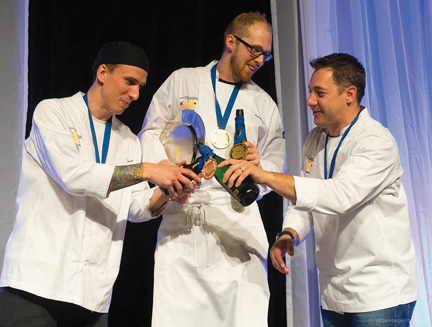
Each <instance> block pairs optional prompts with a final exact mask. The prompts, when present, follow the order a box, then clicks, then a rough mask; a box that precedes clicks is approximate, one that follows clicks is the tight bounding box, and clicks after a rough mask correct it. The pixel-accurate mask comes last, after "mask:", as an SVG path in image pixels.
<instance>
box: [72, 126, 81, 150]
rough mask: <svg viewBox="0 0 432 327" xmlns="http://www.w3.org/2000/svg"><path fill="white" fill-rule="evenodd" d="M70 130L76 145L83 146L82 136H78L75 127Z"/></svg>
mask: <svg viewBox="0 0 432 327" xmlns="http://www.w3.org/2000/svg"><path fill="white" fill-rule="evenodd" d="M69 129H70V131H71V133H72V138H73V140H74V141H75V143H76V145H78V146H81V141H80V136H79V135H78V133H77V131H76V129H75V128H74V127H69Z"/></svg>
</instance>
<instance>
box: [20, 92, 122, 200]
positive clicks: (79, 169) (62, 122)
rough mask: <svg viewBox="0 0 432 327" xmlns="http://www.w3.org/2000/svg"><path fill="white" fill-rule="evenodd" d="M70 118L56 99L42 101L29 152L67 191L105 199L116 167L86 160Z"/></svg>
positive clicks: (27, 149)
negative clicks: (71, 129)
mask: <svg viewBox="0 0 432 327" xmlns="http://www.w3.org/2000/svg"><path fill="white" fill-rule="evenodd" d="M67 117H68V115H67V114H66V113H65V112H64V111H62V109H61V108H60V106H59V105H58V104H57V103H56V102H55V101H53V100H44V101H42V102H41V103H40V104H38V106H37V107H36V109H35V111H34V114H33V127H32V131H31V133H30V136H29V138H28V140H27V141H26V143H25V151H27V152H28V154H29V155H30V156H32V157H33V158H34V160H36V162H38V164H39V165H40V166H41V167H42V169H43V170H44V171H45V172H46V173H47V174H48V175H49V176H50V177H51V178H52V179H54V180H55V182H56V183H57V184H59V185H60V186H61V187H62V188H63V189H64V190H65V191H66V192H68V193H70V194H72V195H77V196H80V195H82V196H93V197H97V198H100V199H104V198H106V196H107V191H108V187H109V184H110V182H111V178H112V174H113V171H114V166H111V165H107V164H97V163H95V162H91V161H87V160H85V159H84V157H83V156H82V155H81V153H80V149H79V147H78V146H77V144H76V143H75V141H74V139H73V137H71V131H70V126H69V124H68V121H67V119H68V118H67Z"/></svg>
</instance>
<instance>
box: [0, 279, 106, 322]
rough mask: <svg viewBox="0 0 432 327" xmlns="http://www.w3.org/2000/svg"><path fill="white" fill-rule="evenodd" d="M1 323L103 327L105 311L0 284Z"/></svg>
mask: <svg viewBox="0 0 432 327" xmlns="http://www.w3.org/2000/svg"><path fill="white" fill-rule="evenodd" d="M0 326H1V327H32V326H38V327H107V326H108V314H107V313H98V312H92V311H90V310H87V309H85V308H83V307H80V306H78V305H75V304H72V303H67V302H61V301H54V300H49V299H45V298H42V297H39V296H36V295H34V294H31V293H27V292H24V291H21V290H17V289H14V288H10V287H3V288H0Z"/></svg>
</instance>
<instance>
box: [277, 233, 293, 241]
mask: <svg viewBox="0 0 432 327" xmlns="http://www.w3.org/2000/svg"><path fill="white" fill-rule="evenodd" d="M283 235H289V236H290V237H291V239H292V240H293V242H295V237H294V235H293V233H291V232H290V231H287V230H285V231H283V232H280V233H277V235H276V242H277V241H278V240H279V238H280V237H281V236H283Z"/></svg>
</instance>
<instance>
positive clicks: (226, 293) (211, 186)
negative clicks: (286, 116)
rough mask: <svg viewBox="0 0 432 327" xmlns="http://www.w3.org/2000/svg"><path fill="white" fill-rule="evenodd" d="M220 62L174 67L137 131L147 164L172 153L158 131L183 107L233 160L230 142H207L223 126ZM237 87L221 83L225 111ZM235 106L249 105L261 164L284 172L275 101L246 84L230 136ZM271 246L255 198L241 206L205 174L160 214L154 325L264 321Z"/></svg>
mask: <svg viewBox="0 0 432 327" xmlns="http://www.w3.org/2000/svg"><path fill="white" fill-rule="evenodd" d="M215 64H216V61H214V62H212V63H210V64H209V65H208V66H206V67H198V68H183V69H180V70H177V71H175V72H174V73H173V74H172V75H171V76H170V77H169V78H168V79H167V80H166V81H165V83H164V84H163V85H162V86H161V87H160V89H159V90H158V91H157V92H156V94H155V96H154V98H153V100H152V102H151V104H150V107H149V109H148V111H147V115H146V119H145V122H144V125H143V130H142V131H141V133H140V134H139V137H140V138H141V143H142V146H143V148H144V149H145V150H144V153H143V156H144V158H145V160H146V161H153V162H159V161H160V160H163V159H166V158H167V156H166V154H165V151H164V149H163V147H162V145H161V142H160V141H159V135H160V134H161V131H162V129H163V128H164V127H165V125H166V123H167V122H168V120H170V119H172V118H173V117H174V116H175V115H176V114H177V113H178V112H179V111H180V110H182V109H192V110H195V111H196V112H197V113H198V114H199V115H200V116H201V118H202V119H203V121H204V125H205V128H206V144H207V145H209V146H210V147H211V148H212V149H213V150H214V151H215V153H216V154H217V155H219V156H221V157H223V158H228V157H229V150H230V148H231V146H232V140H231V144H230V146H229V147H228V148H226V149H223V150H217V149H215V148H214V146H212V144H211V143H210V139H211V133H212V132H213V131H214V130H216V129H217V127H218V126H217V119H216V111H215V97H214V91H213V88H212V82H211V77H210V70H211V68H212V67H213V66H214V65H215ZM233 88H234V86H233V85H228V86H227V85H226V84H222V82H220V81H217V85H216V92H217V97H218V101H219V103H220V105H221V109H222V114H223V113H224V109H225V107H226V103H227V102H228V98H229V96H230V95H231V90H232V89H233ZM236 109H244V116H245V118H244V119H245V125H246V137H247V139H248V141H250V142H251V143H253V144H255V145H256V146H257V148H258V150H259V153H260V156H261V165H262V166H263V168H264V169H267V170H270V171H274V172H282V170H283V168H284V160H285V141H284V139H283V131H282V126H281V120H280V116H279V112H278V109H277V107H276V104H275V103H274V101H272V99H271V98H270V96H269V95H268V94H267V93H265V92H264V91H263V90H262V89H261V88H259V87H258V86H257V85H256V84H255V83H253V82H248V83H246V84H244V85H243V86H242V87H241V89H240V92H239V94H238V96H237V99H236V101H235V103H234V106H233V109H232V112H231V116H230V118H229V120H228V124H227V126H226V130H227V131H228V133H230V135H231V136H232V137H233V135H234V131H235V123H234V117H235V110H236ZM149 149H152V150H151V151H149ZM262 191H263V192H268V191H269V190H268V189H266V190H262ZM267 251H268V242H267V237H266V233H265V230H264V227H263V224H262V220H261V217H260V214H259V209H258V205H257V204H256V202H255V203H253V204H251V205H250V206H248V207H246V208H243V207H241V208H240V205H238V204H236V203H234V202H233V200H232V199H231V196H230V195H229V194H228V193H227V192H226V191H225V190H224V189H223V188H222V187H221V186H220V185H219V184H218V182H217V181H216V180H215V179H214V178H212V179H211V180H208V181H206V180H204V179H203V180H202V183H201V186H200V187H198V188H197V189H196V190H195V193H194V194H193V195H192V197H191V198H190V199H188V200H187V202H186V203H184V204H179V203H176V202H172V203H170V204H169V205H168V207H167V209H166V210H165V212H164V214H163V220H162V223H161V226H160V228H159V232H158V244H157V251H156V255H155V258H156V261H155V286H154V301H153V321H152V326H153V327H162V326H163V327H166V326H178V327H180V326H187V327H191V326H206V327H212V326H217V327H224V326H225V327H232V326H236V327H241V326H248V327H253V326H257V327H258V326H259V327H263V326H267V311H268V299H269V290H268V285H267V272H266V260H267Z"/></svg>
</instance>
